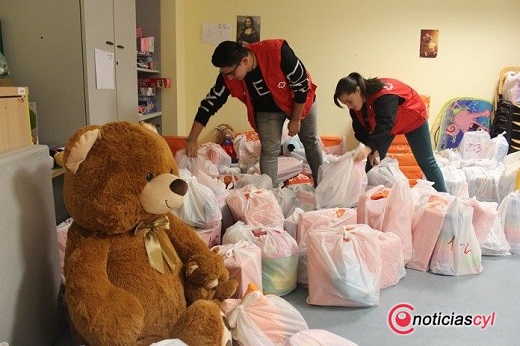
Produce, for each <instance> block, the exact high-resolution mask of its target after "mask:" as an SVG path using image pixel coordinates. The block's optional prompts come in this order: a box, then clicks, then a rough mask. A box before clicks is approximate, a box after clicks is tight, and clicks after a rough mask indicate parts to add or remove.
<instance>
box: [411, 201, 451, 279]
mask: <svg viewBox="0 0 520 346" xmlns="http://www.w3.org/2000/svg"><path fill="white" fill-rule="evenodd" d="M453 199H454V197H453V196H450V195H448V194H437V193H435V194H424V195H422V197H421V198H419V201H418V203H417V208H416V212H415V215H414V219H413V222H412V258H411V259H410V260H409V261H408V262H407V263H406V267H407V268H411V269H415V270H420V271H423V272H425V271H427V270H428V266H429V264H430V258H431V257H432V253H433V249H434V248H435V244H436V243H437V239H438V238H439V234H440V233H441V228H442V224H443V223H444V216H445V215H446V212H447V210H448V206H449V205H450V203H451V202H452V201H453Z"/></svg>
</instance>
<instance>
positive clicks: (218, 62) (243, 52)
mask: <svg viewBox="0 0 520 346" xmlns="http://www.w3.org/2000/svg"><path fill="white" fill-rule="evenodd" d="M247 52H248V51H247V49H245V48H244V47H243V46H242V45H241V44H240V43H238V42H235V41H223V42H221V43H220V44H219V45H218V46H217V48H215V51H214V52H213V56H212V57H211V63H212V64H213V66H215V67H234V66H236V65H238V64H239V63H240V60H242V59H243V58H245V57H246V56H247Z"/></svg>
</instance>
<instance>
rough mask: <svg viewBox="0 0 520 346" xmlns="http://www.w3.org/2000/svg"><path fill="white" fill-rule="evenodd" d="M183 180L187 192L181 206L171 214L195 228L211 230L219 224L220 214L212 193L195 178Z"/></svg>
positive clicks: (215, 198)
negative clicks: (186, 185) (186, 184)
mask: <svg viewBox="0 0 520 346" xmlns="http://www.w3.org/2000/svg"><path fill="white" fill-rule="evenodd" d="M185 180H186V183H188V192H187V193H186V195H185V196H184V201H183V203H182V204H181V206H180V207H179V208H177V209H175V210H173V211H172V213H173V214H174V215H176V216H177V217H178V218H179V219H181V220H182V221H184V222H186V223H187V224H188V225H191V226H193V227H197V228H212V227H214V226H215V225H217V224H220V222H221V220H222V212H221V210H220V207H219V204H218V201H217V197H215V194H214V193H213V191H211V189H210V188H209V187H207V186H204V185H202V184H201V183H199V182H198V181H197V178H195V177H192V178H190V179H185Z"/></svg>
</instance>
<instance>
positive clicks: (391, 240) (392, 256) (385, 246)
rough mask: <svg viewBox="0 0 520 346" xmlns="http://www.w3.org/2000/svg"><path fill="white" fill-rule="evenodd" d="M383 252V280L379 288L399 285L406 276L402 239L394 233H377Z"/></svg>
mask: <svg viewBox="0 0 520 346" xmlns="http://www.w3.org/2000/svg"><path fill="white" fill-rule="evenodd" d="M377 236H378V239H379V248H380V250H381V279H380V282H379V288H380V289H383V288H387V287H390V286H394V285H397V283H398V282H399V280H401V279H402V278H403V277H405V276H406V270H405V269H404V258H403V252H402V250H401V239H400V238H399V236H397V234H394V233H392V232H377Z"/></svg>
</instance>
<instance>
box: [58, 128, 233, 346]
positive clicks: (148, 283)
mask: <svg viewBox="0 0 520 346" xmlns="http://www.w3.org/2000/svg"><path fill="white" fill-rule="evenodd" d="M56 159H57V162H58V163H60V164H61V165H62V166H64V167H65V168H66V169H65V176H64V199H65V206H66V208H67V211H68V212H69V213H70V215H71V217H72V218H73V220H74V222H73V223H72V225H71V226H70V228H69V231H68V240H67V247H66V253H65V269H64V274H65V280H66V281H65V302H66V304H67V310H68V314H69V318H70V321H71V326H72V327H73V328H74V329H75V330H76V331H77V333H78V334H79V335H80V336H81V337H82V338H84V339H85V341H86V343H87V344H89V345H103V346H109V345H124V346H130V345H150V344H151V343H154V342H157V341H159V340H163V339H174V338H176V339H180V340H182V341H183V342H185V343H186V344H188V345H190V346H199V345H200V346H206V345H207V346H216V345H226V344H227V345H231V337H230V333H229V330H228V329H227V328H226V325H225V321H224V319H223V317H222V316H223V315H222V313H221V310H220V307H219V305H218V304H216V302H218V300H223V299H225V298H229V297H230V296H231V295H232V294H233V293H234V291H235V289H236V286H237V283H236V281H234V280H228V278H229V274H228V273H227V270H226V269H225V267H224V263H223V259H222V257H220V256H219V255H218V254H216V253H214V252H212V251H210V249H209V248H208V247H207V245H206V244H205V243H204V242H203V241H202V240H201V239H200V237H199V236H198V235H197V234H196V232H195V231H194V230H193V229H192V228H190V227H189V226H187V225H186V224H185V223H183V222H182V221H181V220H179V219H178V218H176V217H175V216H174V215H173V214H172V213H171V211H172V210H173V209H175V208H177V207H179V206H180V205H181V203H182V198H183V196H184V194H185V193H186V191H187V188H188V187H187V184H186V183H185V182H184V181H183V180H181V179H179V178H178V169H177V166H176V163H175V161H174V158H173V155H172V153H171V151H170V149H169V147H168V144H167V143H166V141H165V140H164V139H163V138H162V137H161V136H160V135H159V134H157V132H153V131H152V130H151V129H150V128H147V127H146V126H144V125H140V124H132V123H129V122H113V123H108V124H105V125H103V126H87V127H84V128H82V129H80V130H78V131H77V132H76V133H75V134H74V135H73V136H72V137H71V138H70V139H69V141H68V142H67V145H66V146H65V150H64V151H63V152H62V153H61V154H60V155H59V156H58V157H57V158H56ZM201 256H202V258H204V260H203V261H202V260H201ZM187 263H195V265H204V263H207V264H208V265H210V266H211V268H212V269H211V270H202V271H201V272H204V273H206V272H210V274H211V275H212V277H208V278H206V280H201V278H200V277H199V278H198V280H199V281H198V282H202V283H201V284H200V285H205V287H202V289H204V290H206V291H207V290H211V291H212V292H213V293H212V294H211V295H208V296H207V299H198V300H196V301H194V302H193V303H192V304H191V305H190V303H191V301H188V302H187V300H186V298H185V297H186V296H185V293H186V295H187V296H189V297H194V296H197V293H196V292H185V291H186V288H185V280H186V277H187V276H188V275H189V273H191V272H193V271H194V270H196V269H197V268H196V267H192V268H187V267H186V264H187ZM198 269H199V270H201V269H204V268H198ZM199 270H197V271H199ZM215 278H218V280H216V279H215ZM190 289H191V290H195V291H196V290H200V289H201V287H199V286H197V284H195V283H194V284H191V286H190Z"/></svg>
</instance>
